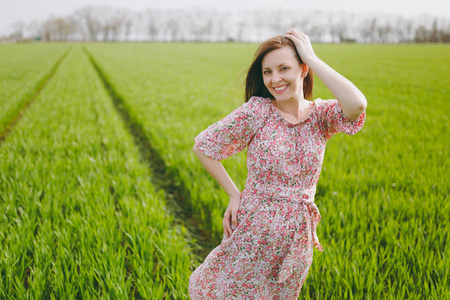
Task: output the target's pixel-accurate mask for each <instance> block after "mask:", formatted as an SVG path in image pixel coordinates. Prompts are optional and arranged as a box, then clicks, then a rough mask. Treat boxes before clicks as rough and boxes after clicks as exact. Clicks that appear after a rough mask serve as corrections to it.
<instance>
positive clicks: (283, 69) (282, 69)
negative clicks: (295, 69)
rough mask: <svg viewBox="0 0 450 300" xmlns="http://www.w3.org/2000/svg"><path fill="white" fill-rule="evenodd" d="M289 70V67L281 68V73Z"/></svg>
mask: <svg viewBox="0 0 450 300" xmlns="http://www.w3.org/2000/svg"><path fill="white" fill-rule="evenodd" d="M287 69H289V67H281V71H285V70H287Z"/></svg>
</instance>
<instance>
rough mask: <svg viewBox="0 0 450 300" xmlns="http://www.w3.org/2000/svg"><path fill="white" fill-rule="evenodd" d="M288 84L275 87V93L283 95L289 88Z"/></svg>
mask: <svg viewBox="0 0 450 300" xmlns="http://www.w3.org/2000/svg"><path fill="white" fill-rule="evenodd" d="M288 86H289V85H288V84H284V85H279V86H274V87H273V91H274V92H275V93H276V94H281V93H283V92H284V91H285V90H286V89H287V88H288Z"/></svg>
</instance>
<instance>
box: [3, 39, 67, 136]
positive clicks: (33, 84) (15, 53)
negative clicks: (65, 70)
mask: <svg viewBox="0 0 450 300" xmlns="http://www.w3.org/2000/svg"><path fill="white" fill-rule="evenodd" d="M69 47H70V45H68V44H29V45H24V44H13V45H2V47H0V57H2V58H7V59H2V60H0V70H2V72H1V73H0V137H2V133H3V132H4V131H5V130H6V129H7V125H8V124H10V123H11V122H12V121H13V120H15V119H16V118H17V115H18V114H19V113H20V112H21V110H23V109H24V107H25V106H26V105H28V104H29V103H30V100H32V98H33V95H34V94H36V93H38V92H39V91H40V90H41V89H42V88H43V87H44V85H45V83H46V81H47V79H48V78H50V77H51V76H52V75H53V73H54V71H55V70H56V67H57V66H58V64H59V63H60V61H61V60H62V58H63V57H64V53H65V52H66V51H68V49H69Z"/></svg>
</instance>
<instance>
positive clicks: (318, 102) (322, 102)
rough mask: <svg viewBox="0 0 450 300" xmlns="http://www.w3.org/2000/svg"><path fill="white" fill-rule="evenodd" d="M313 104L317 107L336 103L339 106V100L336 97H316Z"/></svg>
mask: <svg viewBox="0 0 450 300" xmlns="http://www.w3.org/2000/svg"><path fill="white" fill-rule="evenodd" d="M314 104H315V105H316V107H317V108H319V109H325V108H330V107H335V106H336V105H338V106H339V102H338V101H337V100H336V99H329V100H324V99H321V98H317V99H316V100H314Z"/></svg>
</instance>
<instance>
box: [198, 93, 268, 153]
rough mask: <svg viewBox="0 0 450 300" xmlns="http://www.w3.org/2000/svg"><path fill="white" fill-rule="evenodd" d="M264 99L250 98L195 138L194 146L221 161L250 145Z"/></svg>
mask: <svg viewBox="0 0 450 300" xmlns="http://www.w3.org/2000/svg"><path fill="white" fill-rule="evenodd" d="M263 102H264V98H260V97H252V98H250V99H249V101H248V102H246V103H244V104H242V105H241V106H240V107H239V108H238V109H236V110H235V111H233V112H232V113H230V114H229V115H227V116H226V117H225V118H223V119H222V120H220V121H218V122H216V123H214V124H212V125H211V126H209V127H208V128H206V129H205V130H204V131H202V132H201V133H200V134H199V135H197V137H196V138H195V145H196V146H197V147H198V148H199V149H200V151H201V152H202V153H203V154H205V155H206V156H208V157H210V158H212V159H216V160H222V159H226V158H228V157H230V156H232V155H234V154H236V153H238V152H240V151H242V150H244V148H245V147H246V146H247V145H248V144H249V143H250V141H251V139H252V138H253V136H254V134H255V128H258V123H259V121H258V120H260V119H261V118H260V116H261V112H262V111H263V107H262V106H263V104H264V103H263Z"/></svg>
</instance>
